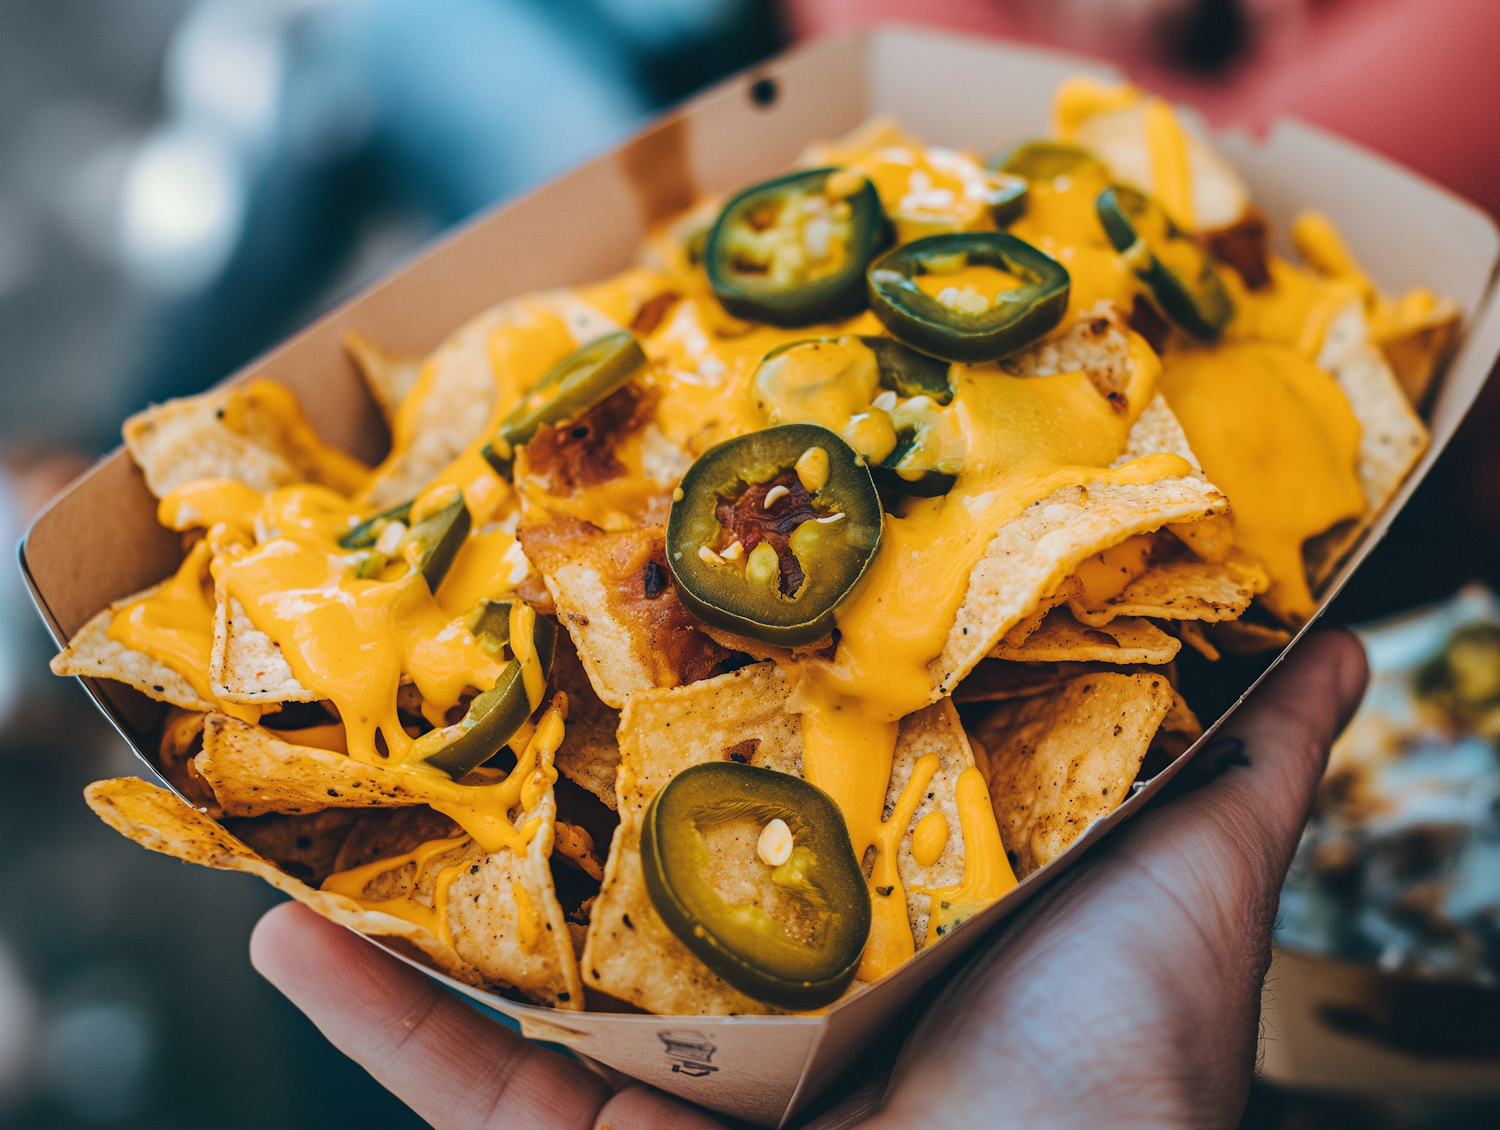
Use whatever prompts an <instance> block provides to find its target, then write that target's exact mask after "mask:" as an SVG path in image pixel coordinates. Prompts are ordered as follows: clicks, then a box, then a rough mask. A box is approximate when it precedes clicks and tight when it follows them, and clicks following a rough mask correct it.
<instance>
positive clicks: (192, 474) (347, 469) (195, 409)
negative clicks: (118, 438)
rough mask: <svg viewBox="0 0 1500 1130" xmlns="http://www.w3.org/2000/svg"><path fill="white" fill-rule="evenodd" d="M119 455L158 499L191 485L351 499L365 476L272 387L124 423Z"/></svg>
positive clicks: (227, 393)
mask: <svg viewBox="0 0 1500 1130" xmlns="http://www.w3.org/2000/svg"><path fill="white" fill-rule="evenodd" d="M123 430H124V436H125V447H126V449H127V450H128V451H129V452H130V456H131V458H132V459H134V460H135V462H136V464H137V466H139V467H140V469H141V471H142V473H143V474H144V475H145V476H146V486H147V487H148V488H149V489H150V491H151V493H152V494H154V495H155V496H156V497H157V498H161V497H163V496H164V495H166V494H168V493H169V492H171V491H173V490H175V489H176V488H177V487H180V486H182V485H183V484H184V483H189V482H192V481H193V480H194V479H212V478H219V479H234V480H235V481H237V482H241V483H244V484H245V485H246V486H248V487H250V488H251V489H253V490H258V491H261V492H263V493H264V492H267V491H272V490H275V489H276V488H277V487H282V486H288V485H289V484H291V483H301V482H315V483H322V484H323V485H325V486H328V487H331V488H333V489H334V490H337V491H340V492H341V493H345V494H350V493H353V492H354V491H355V490H357V489H359V487H360V486H361V485H362V484H363V482H364V481H365V479H366V478H367V477H368V475H369V468H367V467H366V466H365V465H364V464H363V463H360V462H359V461H358V460H356V459H354V458H353V457H351V456H349V455H345V454H344V453H343V452H342V451H339V450H337V449H335V448H332V447H329V446H327V445H326V444H324V443H323V442H322V441H321V440H320V439H318V435H317V432H316V431H314V430H313V427H312V425H311V424H310V423H308V421H307V418H306V417H305V416H304V415H303V414H302V408H301V406H300V405H299V404H298V402H297V399H296V397H294V396H293V395H292V394H291V393H290V392H288V391H287V390H286V389H285V388H283V387H282V386H281V385H278V384H276V383H275V382H273V381H264V380H260V381H252V382H251V383H250V384H248V385H244V386H239V387H234V388H217V389H213V390H211V391H209V392H205V393H203V394H202V395H200V396H189V397H185V398H183V399H180V400H169V401H167V402H166V403H165V404H156V405H153V406H152V407H150V408H147V409H146V410H145V411H144V412H137V413H136V414H135V415H134V416H132V417H130V419H128V420H126V421H125V427H124V429H123Z"/></svg>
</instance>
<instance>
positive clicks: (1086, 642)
mask: <svg viewBox="0 0 1500 1130" xmlns="http://www.w3.org/2000/svg"><path fill="white" fill-rule="evenodd" d="M1022 626H1023V627H1024V625H1022ZM1013 636H1014V630H1012V633H1011V634H1009V635H1007V636H1006V637H1005V638H1004V639H1003V640H1001V641H1000V642H999V643H998V644H996V645H995V648H994V650H993V651H991V652H990V658H991V659H1008V660H1011V661H1012V662H1016V663H1170V662H1171V661H1172V658H1173V657H1174V656H1175V655H1176V654H1177V652H1178V651H1179V650H1180V649H1181V647H1182V644H1181V643H1180V642H1179V641H1177V640H1175V639H1173V638H1172V637H1171V636H1169V635H1167V633H1166V632H1164V631H1162V630H1161V629H1160V628H1158V627H1157V626H1156V625H1155V624H1153V623H1151V621H1149V620H1142V619H1140V618H1139V617H1135V616H1122V617H1120V618H1118V619H1116V620H1112V621H1110V622H1109V623H1108V624H1106V625H1104V626H1103V627H1101V628H1091V627H1088V626H1086V625H1083V624H1080V623H1079V622H1078V621H1077V620H1075V619H1074V618H1073V614H1072V613H1071V612H1069V611H1068V610H1067V609H1066V608H1058V609H1054V610H1053V611H1052V612H1049V613H1048V614H1047V617H1046V619H1044V620H1043V621H1042V623H1041V625H1040V626H1039V627H1038V628H1037V629H1036V630H1035V631H1033V632H1028V633H1026V635H1025V636H1024V637H1023V638H1022V639H1021V640H1020V641H1019V642H1017V641H1015V640H1014V639H1013Z"/></svg>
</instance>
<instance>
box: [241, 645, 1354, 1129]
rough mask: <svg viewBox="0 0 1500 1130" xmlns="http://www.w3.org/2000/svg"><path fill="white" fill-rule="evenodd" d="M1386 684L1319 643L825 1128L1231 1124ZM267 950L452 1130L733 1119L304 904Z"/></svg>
mask: <svg viewBox="0 0 1500 1130" xmlns="http://www.w3.org/2000/svg"><path fill="white" fill-rule="evenodd" d="M1365 677H1366V671H1365V662H1364V653H1363V650H1362V649H1361V647H1360V645H1359V643H1358V642H1357V641H1356V640H1355V639H1354V638H1353V637H1352V636H1350V635H1348V634H1347V633H1343V632H1321V633H1318V634H1316V635H1313V636H1310V637H1308V638H1307V639H1306V640H1304V641H1303V642H1302V643H1301V644H1299V645H1298V647H1297V648H1296V649H1295V651H1294V652H1293V653H1292V654H1291V655H1290V656H1288V657H1287V659H1286V660H1285V661H1284V662H1283V663H1282V664H1281V666H1280V667H1279V668H1278V669H1277V670H1276V671H1275V672H1273V673H1272V674H1271V676H1270V677H1269V678H1268V679H1267V680H1266V682H1265V683H1264V684H1263V685H1262V686H1261V687H1260V688H1259V689H1258V690H1257V691H1256V693H1255V694H1254V695H1253V696H1252V698H1251V699H1250V701H1249V702H1247V703H1246V704H1245V705H1244V706H1243V707H1242V708H1241V709H1240V710H1239V712H1238V713H1236V714H1235V716H1234V718H1233V719H1231V720H1230V722H1229V723H1228V724H1227V725H1226V726H1225V727H1224V730H1223V731H1221V733H1220V734H1219V735H1218V736H1216V737H1215V739H1214V740H1213V741H1211V742H1210V743H1209V744H1208V745H1207V746H1206V747H1205V748H1204V749H1203V750H1201V751H1200V752H1199V753H1198V754H1197V755H1196V757H1195V758H1194V760H1193V762H1191V763H1190V764H1189V765H1188V766H1187V767H1186V768H1185V769H1184V771H1183V773H1182V774H1180V775H1179V780H1177V781H1174V782H1172V784H1171V785H1170V786H1169V787H1168V789H1167V790H1164V794H1163V797H1162V798H1160V803H1156V804H1153V805H1152V806H1151V807H1150V808H1148V810H1147V811H1145V812H1143V813H1142V814H1140V815H1139V816H1137V817H1136V818H1135V819H1133V820H1132V821H1130V822H1129V823H1128V824H1126V825H1124V826H1122V827H1121V828H1120V829H1118V830H1117V831H1115V832H1114V833H1112V834H1111V835H1110V836H1109V837H1108V838H1107V839H1106V840H1104V841H1103V842H1102V843H1101V844H1099V845H1098V846H1097V847H1096V848H1094V849H1093V850H1092V851H1091V852H1089V854H1088V855H1087V856H1086V857H1085V858H1084V859H1083V860H1082V861H1081V862H1080V863H1079V864H1078V865H1077V866H1075V867H1074V868H1073V869H1072V870H1071V871H1069V872H1068V873H1067V874H1066V875H1064V876H1061V877H1060V878H1059V879H1058V880H1057V881H1056V882H1054V883H1053V884H1052V886H1050V887H1049V888H1047V890H1046V891H1044V892H1043V893H1042V894H1040V895H1038V896H1037V898H1036V899H1034V900H1033V901H1032V902H1031V903H1030V904H1029V905H1028V906H1026V907H1025V908H1024V909H1023V910H1022V911H1020V912H1019V913H1018V914H1017V915H1015V916H1013V917H1012V918H1011V919H1009V920H1008V921H1007V922H1006V923H1004V924H1003V925H1002V926H1001V927H999V928H998V929H997V930H996V932H995V934H994V935H993V936H992V937H991V938H990V939H989V940H988V941H987V942H985V943H981V948H980V952H979V953H978V954H977V956H976V957H975V958H974V959H973V960H971V961H970V962H969V964H968V966H967V967H966V968H964V969H963V970H962V971H961V972H960V973H959V974H958V975H957V976H956V977H954V978H953V979H952V980H950V981H949V983H948V985H947V987H946V989H945V990H944V991H943V992H942V994H941V995H940V996H939V997H938V999H937V1000H935V1001H934V1002H933V1004H932V1006H931V1008H930V1009H929V1010H928V1011H927V1013H926V1015H925V1016H924V1017H923V1019H922V1020H921V1021H920V1022H919V1024H918V1025H917V1027H916V1029H915V1030H914V1031H913V1033H912V1034H911V1036H910V1037H909V1039H908V1040H907V1042H906V1045H905V1047H904V1049H903V1051H902V1053H901V1057H900V1059H899V1060H898V1061H897V1063H896V1067H895V1070H894V1073H893V1074H892V1076H891V1078H890V1080H889V1082H888V1083H886V1082H885V1081H884V1080H880V1079H875V1080H871V1081H870V1082H869V1083H868V1084H867V1085H866V1086H864V1087H863V1088H861V1089H860V1090H859V1091H857V1092H856V1093H855V1094H854V1095H853V1096H852V1097H851V1098H850V1099H848V1100H846V1102H845V1103H844V1104H843V1106H842V1107H841V1108H836V1109H835V1110H834V1111H833V1112H831V1113H830V1114H829V1115H825V1116H824V1117H823V1118H821V1119H819V1120H818V1123H817V1125H818V1126H819V1127H826V1128H829V1130H832V1127H834V1126H837V1127H840V1128H842V1127H846V1126H852V1125H856V1124H857V1125H860V1126H862V1127H867V1128H868V1130H896V1128H900V1127H918V1126H921V1127H969V1126H973V1127H979V1126H984V1127H994V1126H1017V1127H1023V1126H1024V1127H1028V1128H1036V1127H1071V1126H1078V1127H1084V1126H1088V1127H1093V1126H1099V1125H1109V1126H1115V1127H1126V1126H1148V1125H1149V1126H1153V1127H1164V1126H1170V1127H1220V1126H1232V1125H1234V1124H1235V1123H1236V1122H1237V1120H1238V1118H1239V1115H1240V1112H1241V1111H1242V1109H1243V1107H1244V1104H1245V1099H1246V1095H1247V1093H1248V1090H1249V1086H1250V1078H1251V1073H1252V1070H1253V1067H1254V1059H1255V1047H1256V1027H1257V1021H1258V1016H1259V1009H1260V993H1261V983H1262V981H1263V980H1264V978H1265V973H1266V969H1267V966H1268V963H1269V961H1270V931H1271V925H1272V922H1273V920H1274V918H1275V914H1276V905H1277V897H1278V894H1279V892H1280V890H1281V883H1282V880H1283V879H1284V878H1285V875H1286V871H1287V868H1288V866H1289V865H1290V863H1291V858H1292V853H1293V851H1294V850H1295V848H1296V845H1297V840H1298V837H1299V835H1300V833H1301V830H1302V826H1303V824H1304V823H1305V821H1306V819H1307V815H1308V812H1309V810H1310V808H1311V805H1312V798H1313V791H1314V789H1315V787H1316V785H1317V782H1318V778H1319V777H1320V775H1321V774H1322V771H1323V766H1324V764H1325V762H1326V760H1327V756H1328V747H1329V745H1330V744H1331V743H1332V741H1333V739H1334V737H1335V736H1336V735H1337V733H1338V731H1339V730H1340V729H1341V728H1342V727H1343V725H1344V723H1345V722H1347V721H1348V718H1349V716H1350V715H1351V714H1352V713H1353V711H1354V709H1355V707H1356V706H1357V705H1358V703H1359V699H1360V696H1361V694H1362V693H1363V690H1364V685H1365ZM250 954H251V959H252V961H253V962H254V964H255V967H256V968H257V969H258V970H260V972H261V973H262V974H263V975H264V976H265V977H266V978H267V979H269V980H270V981H271V983H272V984H274V985H275V986H276V987H277V988H279V989H280V990H281V991H282V992H283V993H285V994H286V995H287V996H288V997H289V998H290V999H291V1000H292V1002H293V1003H294V1004H296V1005H297V1006H298V1007H299V1008H301V1009H302V1010H303V1012H305V1013H306V1014H307V1015H308V1016H309V1017H310V1018H311V1019H312V1021H313V1022H314V1023H315V1024H316V1025H317V1026H318V1027H319V1028H320V1029H321V1030H322V1031H323V1033H324V1035H326V1036H327V1037H328V1038H329V1039H330V1040H331V1041H332V1042H333V1043H334V1044H335V1045H336V1046H337V1047H338V1048H340V1049H341V1050H342V1051H343V1052H345V1053H346V1054H347V1055H349V1056H350V1057H352V1058H353V1059H354V1060H356V1061H357V1062H359V1063H360V1064H362V1065H363V1066H364V1067H365V1068H366V1069H367V1070H368V1071H369V1072H370V1073H371V1074H372V1075H373V1076H374V1077H375V1078H376V1079H377V1080H379V1081H380V1082H381V1083H382V1084H383V1085H384V1086H386V1087H388V1088H389V1089H390V1090H391V1091H393V1092H395V1094H397V1095H398V1096H400V1097H401V1098H402V1099H403V1100H404V1101H405V1102H407V1103H408V1104H409V1105H410V1106H411V1107H412V1109H413V1110H415V1111H416V1112H417V1113H418V1114H419V1115H421V1116H422V1117H423V1118H425V1119H426V1120H427V1121H428V1122H430V1123H431V1124H432V1125H433V1126H435V1127H438V1128H439V1130H480V1128H482V1127H483V1128H496V1130H498V1128H501V1127H505V1128H510V1127H530V1126H548V1127H557V1128H562V1130H568V1128H575V1127H576V1128H578V1130H585V1128H589V1130H602V1128H604V1127H608V1128H609V1130H637V1128H641V1130H644V1128H646V1127H653V1128H661V1130H699V1128H708V1127H714V1126H718V1125H719V1124H718V1123H717V1122H715V1121H714V1120H713V1119H712V1118H710V1117H709V1116H707V1115H705V1114H703V1113H701V1112H699V1111H698V1110H696V1109H694V1108H690V1107H687V1106H685V1105H683V1104H681V1103H678V1102H677V1101H675V1100H673V1099H671V1098H669V1097H667V1096H666V1095H663V1094H660V1093H658V1092H655V1091H652V1090H650V1089H649V1088H647V1087H644V1086H641V1085H635V1086H630V1087H627V1088H626V1089H624V1090H621V1091H619V1092H614V1091H613V1090H612V1088H611V1087H610V1086H609V1085H608V1084H606V1083H605V1081H604V1080H603V1079H602V1078H601V1077H600V1076H599V1075H596V1074H594V1073H593V1072H591V1071H589V1070H588V1069H586V1068H585V1067H583V1066H581V1065H580V1064H578V1063H575V1062H573V1061H571V1060H568V1059H565V1058H564V1057H562V1056H560V1055H557V1054H556V1053H553V1052H550V1051H547V1050H544V1049H541V1048H538V1047H535V1046H533V1045H531V1044H529V1043H528V1042H527V1041H525V1040H524V1039H522V1038H521V1037H520V1036H518V1035H516V1034H515V1033H514V1032H512V1031H511V1030H509V1029H507V1028H504V1027H502V1026H500V1025H498V1024H496V1023H494V1022H493V1021H490V1020H487V1019H486V1018H484V1017H483V1016H482V1015H480V1014H479V1013H478V1012H476V1011H474V1010H473V1009H471V1008H469V1007H468V1006H467V1005H465V1004H464V1003H463V1002H461V1001H460V1000H458V999H457V998H455V997H454V996H452V995H451V994H450V993H448V992H447V991H445V990H444V989H442V988H441V987H439V986H438V985H437V984H435V983H434V982H432V981H431V980H429V979H428V978H427V977H425V976H424V975H422V974H421V973H419V972H417V971H415V970H413V969H410V968H408V967H406V966H404V965H402V964H400V963H398V962H397V961H395V960H394V959H392V958H390V957H388V956H386V955H385V954H383V953H381V952H380V951H379V950H378V949H376V948H375V947H374V946H371V945H368V944H367V943H365V942H364V941H363V940H362V939H360V938H357V937H355V936H354V935H353V934H352V933H350V932H349V931H347V930H345V929H342V928H341V927H338V926H334V925H332V924H330V923H328V922H325V921H324V920H323V919H321V918H318V917H317V916H316V915H314V914H313V913H312V912H311V911H309V910H307V909H306V908H304V907H302V906H300V905H299V904H297V903H287V904H283V905H281V906H278V907H276V908H275V909H273V910H271V911H270V912H269V913H267V914H266V916H265V917H264V918H262V919H261V921H260V924H259V925H258V926H257V927H256V930H255V933H254V936H253V937H252V939H251V942H250ZM882 1093H883V1095H884V1101H883V1102H882V1101H881V1095H882ZM866 1114H868V1115H869V1117H867V1118H866V1117H864V1116H865V1115H866Z"/></svg>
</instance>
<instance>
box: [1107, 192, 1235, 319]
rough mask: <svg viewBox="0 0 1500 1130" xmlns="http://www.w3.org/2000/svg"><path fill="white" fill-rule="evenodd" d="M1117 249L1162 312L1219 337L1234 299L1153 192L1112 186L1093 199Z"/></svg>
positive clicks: (1194, 242)
mask: <svg viewBox="0 0 1500 1130" xmlns="http://www.w3.org/2000/svg"><path fill="white" fill-rule="evenodd" d="M1094 206H1095V208H1096V209H1097V210H1098V212H1099V220H1100V222H1101V223H1102V224H1103V225H1104V231H1105V233H1106V234H1107V235H1108V236H1109V241H1110V243H1112V244H1113V245H1114V248H1115V250H1116V251H1118V252H1119V253H1120V254H1121V255H1123V256H1124V257H1125V261H1126V262H1127V263H1129V264H1130V266H1131V269H1133V270H1134V271H1135V274H1136V277H1137V278H1139V279H1140V280H1141V281H1142V282H1143V283H1145V284H1146V288H1147V289H1148V290H1149V291H1150V292H1151V297H1152V298H1153V299H1154V300H1155V301H1156V304H1157V306H1159V307H1160V308H1161V312H1162V313H1163V314H1165V315H1166V316H1167V317H1168V318H1169V319H1171V321H1172V323H1173V324H1174V325H1176V326H1177V327H1178V328H1179V329H1181V330H1182V331H1183V332H1184V333H1186V334H1188V335H1190V336H1191V337H1195V338H1197V339H1198V340H1199V341H1217V340H1218V337H1219V335H1220V334H1221V333H1223V332H1224V327H1225V326H1227V325H1228V324H1229V319H1230V318H1231V317H1233V316H1234V304H1233V303H1232V302H1231V301H1230V298H1229V292H1228V291H1226V290H1225V289H1224V283H1223V281H1222V280H1221V279H1220V278H1219V273H1218V272H1217V271H1216V270H1214V265H1213V261H1212V260H1211V259H1210V258H1209V257H1208V252H1207V251H1206V250H1204V248H1203V247H1201V246H1200V245H1199V243H1198V241H1197V240H1195V239H1194V238H1193V237H1192V236H1190V235H1188V234H1187V233H1186V232H1183V231H1181V230H1180V229H1179V228H1178V227H1177V225H1176V224H1174V223H1173V222H1172V220H1171V218H1170V217H1169V216H1168V215H1167V213H1166V211H1165V210H1164V209H1163V208H1162V207H1161V205H1160V204H1158V203H1157V202H1156V201H1155V200H1153V199H1151V197H1149V196H1147V195H1145V194H1144V193H1141V192H1137V191H1136V190H1135V189H1133V188H1127V187H1126V186H1124V185H1119V184H1116V185H1111V186H1110V187H1109V188H1106V189H1105V190H1104V191H1103V192H1101V193H1100V194H1099V198H1098V200H1096V201H1095V205H1094Z"/></svg>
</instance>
